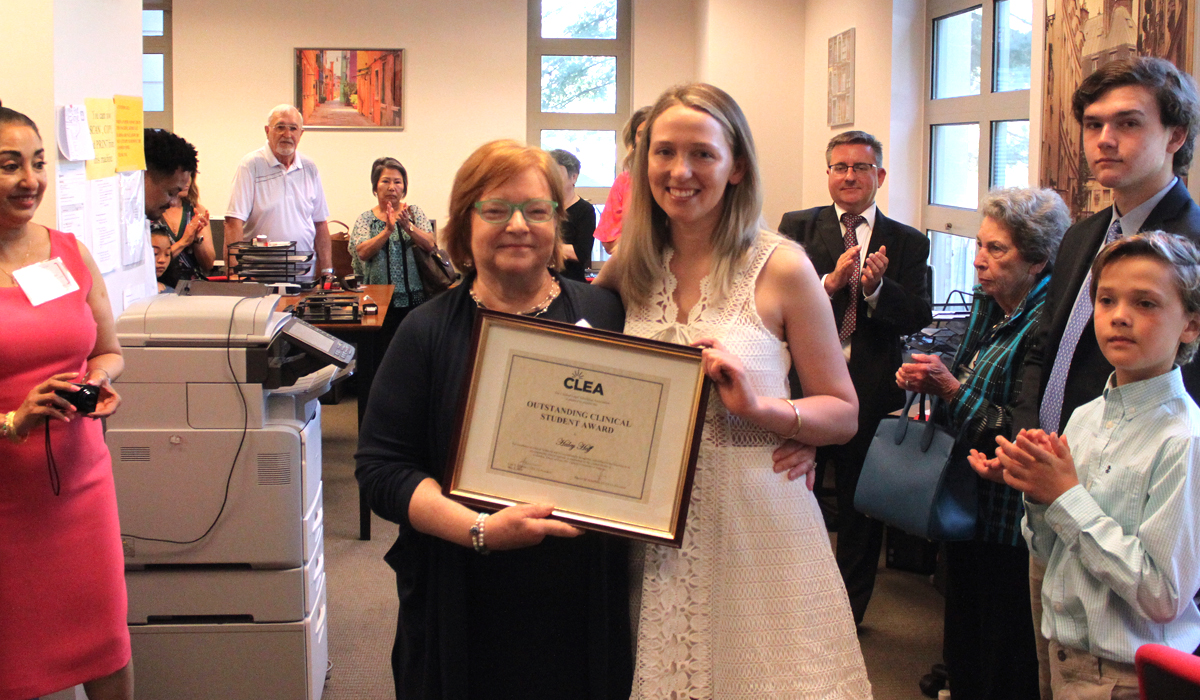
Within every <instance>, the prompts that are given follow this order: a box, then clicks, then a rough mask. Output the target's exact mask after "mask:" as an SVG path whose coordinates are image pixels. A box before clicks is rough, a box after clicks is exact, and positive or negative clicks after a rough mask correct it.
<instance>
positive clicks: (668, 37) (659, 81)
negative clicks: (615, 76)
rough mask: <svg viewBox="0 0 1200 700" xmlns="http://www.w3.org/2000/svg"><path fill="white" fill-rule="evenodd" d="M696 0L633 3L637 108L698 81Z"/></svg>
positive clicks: (635, 100)
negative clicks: (666, 91)
mask: <svg viewBox="0 0 1200 700" xmlns="http://www.w3.org/2000/svg"><path fill="white" fill-rule="evenodd" d="M696 4H697V3H696V0H633V104H632V105H630V111H631V112H632V111H633V110H636V109H638V108H640V107H643V106H645V105H650V104H654V101H655V100H657V99H658V96H659V95H661V94H662V92H663V91H664V90H666V89H667V88H669V87H671V86H672V85H676V84H678V83H687V82H692V81H694V80H696V75H697V73H696V58H697V55H696V51H697V47H696V42H697V38H698V37H697V28H698V18H697V16H696Z"/></svg>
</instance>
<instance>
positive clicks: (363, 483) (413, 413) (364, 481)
mask: <svg viewBox="0 0 1200 700" xmlns="http://www.w3.org/2000/svg"><path fill="white" fill-rule="evenodd" d="M471 281H472V280H471V279H468V280H466V281H465V282H464V284H462V285H460V286H459V287H457V288H454V289H451V290H450V291H448V292H446V293H444V294H442V295H440V296H438V297H436V298H434V299H433V300H431V301H429V302H427V303H425V304H423V305H421V306H419V307H417V308H416V309H414V310H413V311H412V313H410V314H409V315H408V317H407V318H405V319H404V322H403V323H402V324H401V325H400V328H399V330H398V331H397V333H396V336H395V338H394V340H393V341H392V343H391V345H390V347H389V348H388V350H387V353H386V354H385V356H384V358H383V362H382V363H381V365H380V367H379V370H378V372H377V373H376V375H375V383H374V385H373V386H372V390H371V397H370V403H369V404H368V406H367V411H366V416H365V417H364V419H363V424H362V428H361V430H360V433H359V445H358V452H357V454H356V455H355V459H356V461H357V465H356V470H355V476H356V477H357V479H358V482H359V486H360V488H361V489H362V490H363V492H364V493H366V495H367V498H368V499H369V501H370V504H371V508H372V510H374V511H375V512H376V513H378V514H379V515H380V516H382V517H384V518H386V519H388V520H391V521H393V522H395V523H398V524H399V526H400V527H399V536H398V537H397V539H396V542H395V544H394V545H393V546H392V548H391V550H389V551H388V554H387V556H386V557H385V559H386V561H387V562H388V564H389V565H390V566H391V567H392V568H393V569H394V570H395V571H396V585H397V591H398V593H399V597H400V612H399V622H398V625H397V630H396V645H395V647H394V649H393V652H392V669H393V674H394V676H395V681H396V696H397V697H398V698H401V697H402V698H405V699H406V700H418V699H429V700H433V699H435V698H436V699H438V700H450V699H453V700H466V698H470V697H483V696H490V697H501V696H502V695H503V693H504V692H505V689H504V688H502V687H496V686H489V688H488V689H487V691H486V692H484V691H482V690H481V688H480V687H479V683H480V682H481V681H488V680H489V679H487V678H484V679H481V678H480V677H479V676H480V674H481V673H487V672H485V671H480V667H481V666H482V665H485V664H484V659H485V658H486V659H487V660H488V663H489V664H491V665H492V666H495V664H496V663H501V662H500V661H497V660H496V659H497V658H500V659H507V661H504V663H505V664H506V665H505V666H504V667H503V668H507V667H508V666H511V665H516V666H518V667H520V666H525V667H526V668H525V669H518V671H520V672H521V673H522V674H524V675H525V677H526V678H529V679H534V678H536V679H538V682H541V680H542V679H544V677H545V674H546V671H547V670H549V669H547V668H546V666H548V665H550V664H545V663H544V662H539V661H538V660H537V659H534V658H527V657H528V655H529V654H530V652H531V651H532V652H534V653H543V654H544V653H548V652H552V651H553V650H554V648H555V647H554V646H552V647H551V648H550V649H549V650H545V649H542V650H532V649H529V648H527V647H526V642H530V640H527V639H524V638H520V639H513V638H511V637H513V636H524V635H520V634H517V633H514V634H511V635H505V636H506V637H508V638H496V639H486V638H485V639H480V638H473V636H494V635H478V633H477V632H476V633H473V632H472V630H478V628H479V625H481V624H488V623H482V622H480V620H479V618H480V617H481V615H480V609H482V610H483V611H485V612H487V613H488V614H489V615H491V614H492V612H493V611H498V612H496V613H495V616H499V618H503V616H504V615H508V614H510V613H511V615H512V616H513V620H515V621H518V622H519V621H521V620H523V619H524V617H522V616H523V615H525V611H506V610H505V608H510V607H514V606H519V605H520V604H519V603H517V602H516V601H515V600H510V598H509V597H505V596H509V595H510V594H511V592H512V591H521V590H524V589H525V587H527V585H536V584H537V583H538V582H539V581H542V580H545V581H558V580H560V579H561V580H564V582H565V579H563V577H564V576H575V577H576V578H574V579H571V581H578V582H580V583H579V584H571V585H579V586H580V587H581V588H582V589H584V590H576V591H574V593H575V598H577V599H578V605H574V603H572V604H571V605H572V610H573V609H574V608H575V607H577V608H578V612H579V615H578V618H579V619H577V620H574V621H573V622H572V623H571V624H570V625H568V624H567V623H566V622H564V623H563V624H562V627H563V628H564V630H566V629H567V628H570V630H571V631H570V634H571V635H575V634H576V633H578V632H579V631H580V630H581V629H582V630H586V633H585V636H586V637H587V638H586V639H578V638H572V639H571V640H570V646H571V647H572V651H571V655H573V656H575V657H577V658H579V659H581V660H582V661H580V662H579V663H581V664H582V667H581V668H575V669H562V671H563V673H564V674H566V676H567V678H566V679H565V680H569V681H571V684H572V688H573V690H569V691H568V692H569V693H571V692H573V693H578V692H579V690H580V685H581V684H582V685H583V686H585V687H586V689H587V690H586V694H585V695H583V696H582V697H587V698H591V699H594V700H601V699H602V698H603V699H606V700H607V699H613V700H616V699H617V698H620V699H621V700H624V698H627V697H628V695H629V689H630V684H631V680H632V661H631V652H630V648H629V647H630V639H629V618H628V578H627V577H628V574H627V554H628V548H627V546H626V543H625V542H624V541H623V540H619V539H616V538H613V537H607V536H601V535H597V534H595V533H587V534H585V535H583V536H581V537H579V538H575V539H570V540H562V539H558V538H547V540H546V541H545V542H543V543H542V544H540V545H537V546H535V547H530V548H528V549H523V550H515V551H511V552H494V553H492V554H491V555H489V556H488V557H480V556H479V555H477V554H476V553H475V552H473V551H472V550H470V549H468V548H465V547H460V546H458V545H455V544H452V543H449V542H446V541H444V540H441V539H438V538H435V537H432V536H429V535H425V534H422V533H420V532H417V531H416V530H414V529H413V528H412V527H411V525H410V523H409V521H408V506H409V501H410V500H411V498H412V494H413V492H414V490H415V489H416V487H417V485H418V484H419V483H420V482H421V481H423V480H424V479H426V478H433V479H435V480H438V481H439V482H440V481H441V479H442V476H443V472H444V470H445V467H446V465H447V462H448V459H449V452H450V448H451V443H452V441H453V435H452V432H453V430H454V420H455V416H456V413H457V410H458V405H459V401H460V400H461V395H462V387H463V382H464V381H466V380H467V378H468V376H469V369H468V367H467V362H468V360H469V355H470V351H471V329H472V325H473V323H474V320H475V315H476V306H475V303H474V301H472V299H471V298H470V295H469V294H468V291H467V290H468V289H469V286H470V284H471ZM560 284H561V287H562V293H561V294H560V296H559V298H558V299H556V300H555V301H554V303H553V304H552V305H551V307H550V309H549V310H548V311H547V313H546V315H545V317H546V318H549V319H553V320H559V321H568V322H574V321H576V320H578V319H580V318H585V319H587V320H588V322H589V323H590V324H591V325H592V326H594V327H596V328H603V329H608V330H617V331H620V330H622V328H623V325H624V311H623V309H622V307H621V303H620V300H619V299H618V298H617V296H616V295H615V294H613V293H611V292H609V291H607V290H603V289H600V288H596V287H592V286H591V285H587V284H581V283H578V282H573V281H570V280H565V279H561V278H560ZM573 566H574V569H575V570H573V569H572V567H573ZM564 572H566V573H564ZM497 591H501V593H497ZM502 591H509V592H510V593H507V594H506V593H502ZM489 595H499V596H500V597H499V598H497V599H494V600H493V599H487V600H485V603H482V604H481V603H480V597H481V596H483V597H484V598H485V599H486V598H487V596H489ZM561 602H562V601H560V603H561ZM481 606H482V608H481ZM560 609H561V608H560ZM527 612H528V615H529V616H538V615H539V612H538V611H537V610H528V611H527ZM495 616H493V617H495ZM545 616H546V615H545V614H543V615H541V617H542V618H543V619H540V620H539V621H538V624H539V625H540V626H541V627H540V628H541V629H546V630H549V632H548V633H547V635H545V638H546V639H552V638H553V636H554V635H553V631H554V626H555V624H556V623H557V622H558V621H557V620H553V619H544V618H545ZM499 618H498V619H499ZM505 624H506V625H507V623H505ZM572 625H573V626H572ZM505 629H508V627H507V626H506V627H505ZM564 634H567V632H565V631H564ZM535 636H537V637H542V636H543V635H535ZM565 641H566V640H560V642H559V643H558V644H557V646H562V645H563V643H564V642H565ZM530 643H531V644H534V645H535V646H536V644H538V643H543V644H545V642H544V641H543V642H537V641H532V642H530ZM472 655H474V658H473V657H472ZM556 665H561V663H560V664H556ZM499 675H503V674H502V673H501V674H499ZM531 682H532V681H531ZM564 682H565V681H564ZM546 683H550V684H551V685H550V686H541V688H542V690H541V691H539V692H549V691H546V688H547V687H549V688H553V687H554V686H553V683H554V680H553V679H551V680H549V681H546ZM531 690H534V686H533V685H525V684H524V682H521V683H520V686H519V687H517V688H512V689H511V692H514V693H516V697H522V696H525V697H533V696H532V695H529V694H528V691H531ZM560 696H561V695H560Z"/></svg>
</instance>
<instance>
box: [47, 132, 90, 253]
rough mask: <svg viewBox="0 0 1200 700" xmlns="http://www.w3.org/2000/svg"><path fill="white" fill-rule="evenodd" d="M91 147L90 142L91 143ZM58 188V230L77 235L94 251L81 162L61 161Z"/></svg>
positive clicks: (76, 236)
mask: <svg viewBox="0 0 1200 700" xmlns="http://www.w3.org/2000/svg"><path fill="white" fill-rule="evenodd" d="M89 145H90V142H89ZM57 179H58V182H57V187H55V189H54V196H55V199H56V204H57V206H58V230H59V231H66V232H67V233H72V234H75V238H76V239H78V240H79V242H81V243H83V245H84V246H86V247H87V249H88V250H92V227H91V226H90V225H89V220H88V206H87V205H88V201H87V200H88V183H87V173H85V172H84V166H83V163H81V162H71V161H69V160H65V161H59V163H58V168H57Z"/></svg>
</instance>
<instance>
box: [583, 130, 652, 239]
mask: <svg viewBox="0 0 1200 700" xmlns="http://www.w3.org/2000/svg"><path fill="white" fill-rule="evenodd" d="M649 115H650V107H649V106H646V107H642V108H641V109H639V110H638V111H636V112H634V113H633V116H632V117H630V118H629V121H627V122H625V128H624V129H622V130H621V137H622V139H623V140H624V141H625V149H626V150H627V151H628V152H627V153H626V155H625V162H624V163H622V164H621V172H620V173H618V174H617V179H616V180H614V181H613V184H612V187H611V188H610V189H609V190H608V199H607V200H605V202H604V211H603V212H601V213H600V223H598V224H596V232H595V234H594V235H595V238H596V240H598V241H600V243H601V245H603V246H604V250H605V252H607V253H608V254H609V255H612V254H613V251H615V250H616V249H617V239H618V238H620V237H621V218H622V217H623V216H624V215H625V208H626V207H628V206H629V166H630V165H631V164H632V163H633V151H634V149H635V148H637V142H638V140H639V139H640V138H641V137H642V131H643V129H644V128H645V125H646V117H647V116H649Z"/></svg>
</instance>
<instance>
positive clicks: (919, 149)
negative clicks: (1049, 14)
mask: <svg viewBox="0 0 1200 700" xmlns="http://www.w3.org/2000/svg"><path fill="white" fill-rule="evenodd" d="M1034 46H1037V44H1036V43H1035V44H1034ZM891 83H892V84H891V92H890V95H891V127H890V128H889V129H888V131H887V134H886V136H885V135H884V134H877V136H878V137H879V138H880V139H881V140H882V141H883V146H884V156H885V161H884V162H885V165H886V167H887V170H888V178H887V181H886V182H885V184H886V186H887V188H888V193H887V200H886V202H887V210H886V212H885V213H886V214H887V215H888V216H890V217H892V218H893V219H895V220H896V221H902V222H904V223H907V224H910V225H912V226H917V227H919V226H920V220H921V208H922V203H923V197H924V195H923V193H924V187H923V185H922V183H923V182H924V180H923V178H922V172H923V171H924V167H925V162H926V161H925V142H924V134H925V122H924V119H925V94H926V92H925V0H895V1H894V2H893V3H892V65H891ZM880 206H881V207H882V206H883V204H880Z"/></svg>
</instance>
